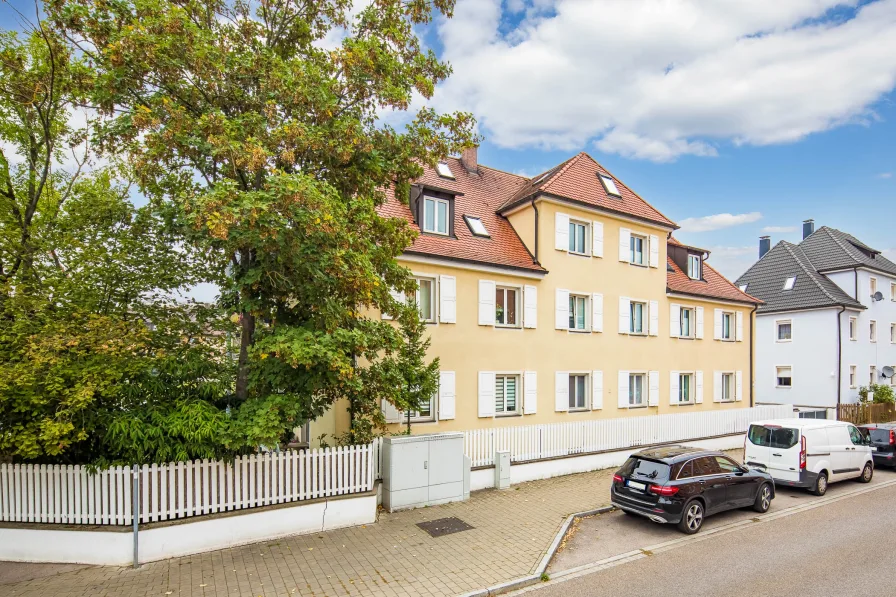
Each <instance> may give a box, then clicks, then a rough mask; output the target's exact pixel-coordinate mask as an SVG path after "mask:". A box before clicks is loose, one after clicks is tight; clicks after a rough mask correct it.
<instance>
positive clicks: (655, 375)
mask: <svg viewBox="0 0 896 597" xmlns="http://www.w3.org/2000/svg"><path fill="white" fill-rule="evenodd" d="M647 385H648V387H649V388H650V389H649V391H648V393H647V405H648V406H659V405H660V372H659V371H648V372H647Z"/></svg>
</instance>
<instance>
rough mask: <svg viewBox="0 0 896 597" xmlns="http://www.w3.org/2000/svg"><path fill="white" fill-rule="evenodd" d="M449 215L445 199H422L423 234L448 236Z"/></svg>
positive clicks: (449, 210) (448, 206)
mask: <svg viewBox="0 0 896 597" xmlns="http://www.w3.org/2000/svg"><path fill="white" fill-rule="evenodd" d="M450 213H451V209H450V204H449V202H448V200H447V199H437V198H435V197H424V198H423V232H431V233H433V234H443V235H445V236H448V216H449V214H450Z"/></svg>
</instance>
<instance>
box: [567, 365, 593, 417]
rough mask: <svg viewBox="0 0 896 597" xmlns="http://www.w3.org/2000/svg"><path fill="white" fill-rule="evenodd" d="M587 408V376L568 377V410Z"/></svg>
mask: <svg viewBox="0 0 896 597" xmlns="http://www.w3.org/2000/svg"><path fill="white" fill-rule="evenodd" d="M587 407H588V376H587V375H576V374H572V375H570V376H569V410H583V409H585V408H587Z"/></svg>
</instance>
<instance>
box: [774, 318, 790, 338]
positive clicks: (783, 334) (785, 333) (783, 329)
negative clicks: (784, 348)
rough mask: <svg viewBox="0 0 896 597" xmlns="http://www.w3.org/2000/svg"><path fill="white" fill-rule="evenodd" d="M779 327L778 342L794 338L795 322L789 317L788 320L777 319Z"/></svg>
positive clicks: (777, 326)
mask: <svg viewBox="0 0 896 597" xmlns="http://www.w3.org/2000/svg"><path fill="white" fill-rule="evenodd" d="M775 327H776V328H777V334H776V337H777V339H778V342H790V341H791V340H792V339H793V322H792V321H790V320H789V319H788V320H786V321H776V322H775Z"/></svg>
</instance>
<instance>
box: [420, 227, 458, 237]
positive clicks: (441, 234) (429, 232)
mask: <svg viewBox="0 0 896 597" xmlns="http://www.w3.org/2000/svg"><path fill="white" fill-rule="evenodd" d="M420 232H422V233H423V234H432V235H434V236H451V235H450V234H448V233H447V232H436V231H435V230H426V229H424V228H421V229H420Z"/></svg>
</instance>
